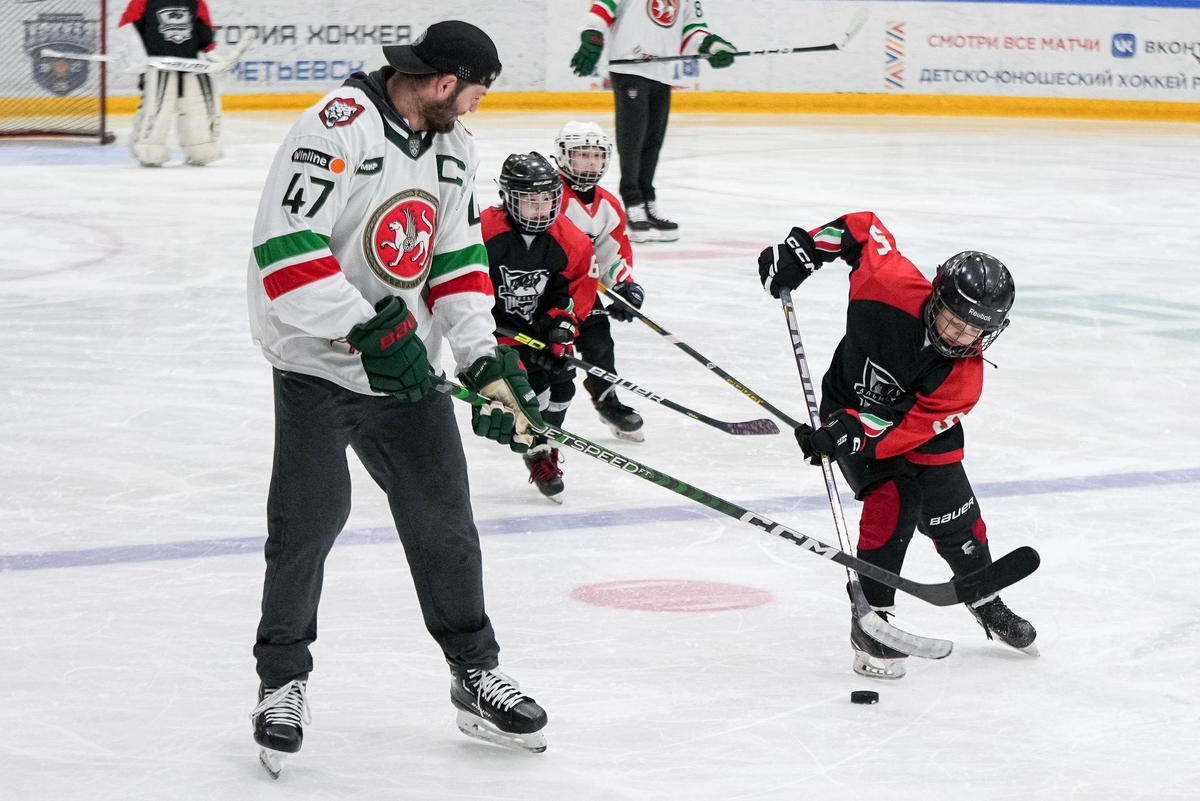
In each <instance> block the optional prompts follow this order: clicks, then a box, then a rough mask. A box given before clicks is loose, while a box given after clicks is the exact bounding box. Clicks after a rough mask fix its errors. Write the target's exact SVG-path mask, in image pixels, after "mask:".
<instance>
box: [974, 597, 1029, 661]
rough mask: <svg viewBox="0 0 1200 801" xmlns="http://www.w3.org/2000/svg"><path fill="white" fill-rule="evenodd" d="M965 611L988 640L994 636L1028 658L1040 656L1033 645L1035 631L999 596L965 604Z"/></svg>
mask: <svg viewBox="0 0 1200 801" xmlns="http://www.w3.org/2000/svg"><path fill="white" fill-rule="evenodd" d="M967 609H969V610H971V614H972V615H974V616H975V619H976V620H978V621H979V625H981V626H983V630H984V631H985V632H987V637H988V639H989V640H990V639H992V638H993V635H995V636H996V637H999V638H1000V641H1001V642H1002V643H1004V644H1005V645H1007V646H1009V647H1011V648H1016V649H1017V650H1018V651H1024V652H1025V653H1027V654H1029V655H1030V656H1040V654H1039V653H1038V647H1037V645H1036V644H1034V640H1035V639H1037V631H1036V630H1035V629H1034V628H1033V625H1032V624H1031V623H1030V622H1029V621H1028V620H1026V619H1025V618H1023V617H1021V616H1020V615H1018V614H1016V613H1015V612H1013V611H1012V610H1011V609H1009V608H1008V607H1007V606H1006V605H1005V603H1004V601H1001V600H1000V596H998V595H993V596H991V597H989V598H984V599H982V600H979V601H976V602H975V603H973V604H967Z"/></svg>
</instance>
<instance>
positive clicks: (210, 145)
mask: <svg viewBox="0 0 1200 801" xmlns="http://www.w3.org/2000/svg"><path fill="white" fill-rule="evenodd" d="M179 78H180V83H181V84H182V91H181V97H180V98H179V144H180V145H181V146H182V147H183V154H184V156H185V158H186V159H187V163H188V164H194V165H196V166H203V165H205V164H211V163H212V162H214V161H216V160H217V159H219V158H221V156H222V155H223V153H222V151H221V96H220V95H219V94H217V90H216V87H215V85H214V84H213V79H212V76H211V75H205V74H202V73H201V74H192V73H183V74H181V75H180V76H179Z"/></svg>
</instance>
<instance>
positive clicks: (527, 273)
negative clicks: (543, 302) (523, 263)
mask: <svg viewBox="0 0 1200 801" xmlns="http://www.w3.org/2000/svg"><path fill="white" fill-rule="evenodd" d="M499 270H500V282H501V284H500V286H498V287H496V297H498V298H500V300H502V301H504V311H505V312H507V313H508V314H512V315H515V316H517V317H520V318H521V319H522V320H526V321H528V322H530V323H532V322H533V313H534V312H535V311H537V305H538V300H539V299H540V298H541V297H542V290H544V289H545V288H546V282H547V281H548V280H549V279H550V274H549V273H547V272H546V271H545V270H514V269H512V268H511V267H508V266H507V265H504V264H501V265H500V267H499Z"/></svg>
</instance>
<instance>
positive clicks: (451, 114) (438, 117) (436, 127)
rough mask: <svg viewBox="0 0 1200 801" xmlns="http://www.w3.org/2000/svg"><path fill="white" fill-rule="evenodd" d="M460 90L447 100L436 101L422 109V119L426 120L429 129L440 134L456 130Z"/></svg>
mask: <svg viewBox="0 0 1200 801" xmlns="http://www.w3.org/2000/svg"><path fill="white" fill-rule="evenodd" d="M459 94H460V92H455V93H454V94H453V95H452V96H450V97H448V98H446V99H445V100H441V101H435V102H433V103H430V104H429V105H427V106H424V107H423V108H422V109H421V119H423V120H424V121H425V127H426V129H427V130H430V131H433V132H434V133H439V134H448V133H450V132H451V131H453V130H454V124H455V123H456V122H458V118H459V116H460V115H459V113H458V96H459Z"/></svg>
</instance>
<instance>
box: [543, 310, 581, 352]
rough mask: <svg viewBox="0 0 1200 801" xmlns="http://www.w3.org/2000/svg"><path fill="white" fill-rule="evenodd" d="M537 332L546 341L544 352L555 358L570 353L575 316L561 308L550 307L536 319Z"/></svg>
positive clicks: (573, 337)
mask: <svg viewBox="0 0 1200 801" xmlns="http://www.w3.org/2000/svg"><path fill="white" fill-rule="evenodd" d="M537 330H538V333H539V334H540V335H541V338H542V341H543V342H545V343H546V345H547V348H546V352H547V353H549V354H550V355H551V356H554V357H555V358H562V357H564V356H570V355H571V346H572V345H573V344H574V342H575V316H574V315H573V314H571V313H570V312H566V311H563V310H562V309H551V310H550V311H548V312H546V315H545V316H544V317H543V318H542V319H541V320H539V321H538V324H537Z"/></svg>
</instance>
